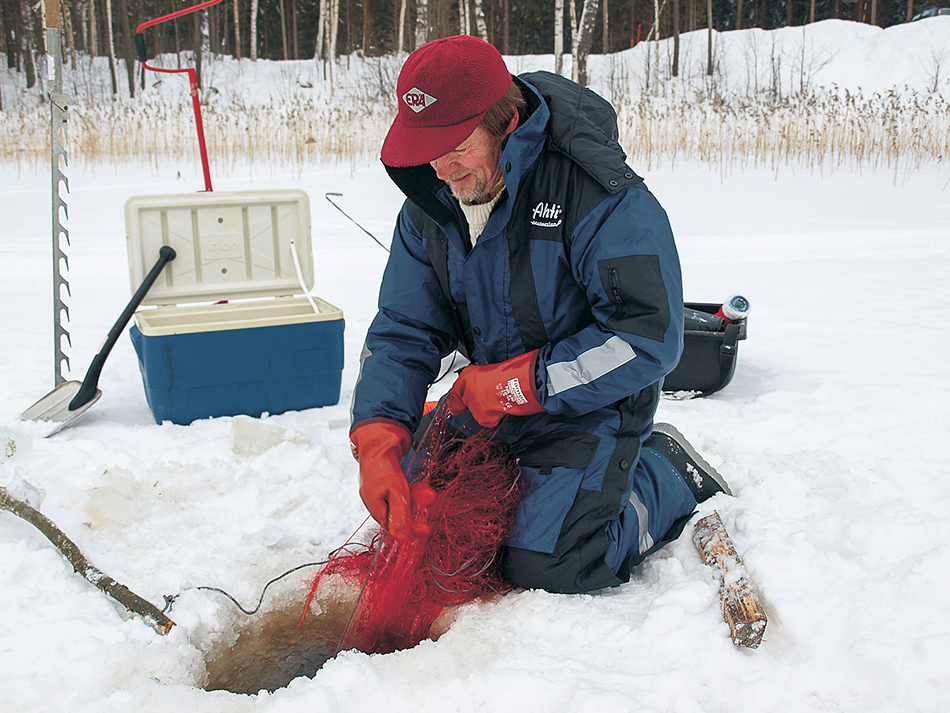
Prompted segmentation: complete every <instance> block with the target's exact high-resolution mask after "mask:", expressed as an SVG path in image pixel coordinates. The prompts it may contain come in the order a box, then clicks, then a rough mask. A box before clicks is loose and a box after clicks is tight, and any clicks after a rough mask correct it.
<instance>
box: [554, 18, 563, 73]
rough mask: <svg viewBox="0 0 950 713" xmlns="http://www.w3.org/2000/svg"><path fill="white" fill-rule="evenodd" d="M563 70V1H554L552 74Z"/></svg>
mask: <svg viewBox="0 0 950 713" xmlns="http://www.w3.org/2000/svg"><path fill="white" fill-rule="evenodd" d="M563 68H564V0H554V73H555V74H560V73H561V70H562V69H563Z"/></svg>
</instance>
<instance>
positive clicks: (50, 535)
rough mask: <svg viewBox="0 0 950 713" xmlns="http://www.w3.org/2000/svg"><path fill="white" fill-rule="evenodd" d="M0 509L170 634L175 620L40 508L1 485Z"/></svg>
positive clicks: (88, 578)
mask: <svg viewBox="0 0 950 713" xmlns="http://www.w3.org/2000/svg"><path fill="white" fill-rule="evenodd" d="M0 510H7V511H8V512H12V513H13V514H14V515H16V516H17V517H19V518H21V519H23V520H26V521H27V522H28V523H30V524H31V525H33V526H34V527H35V528H36V529H37V530H39V531H40V532H42V533H43V535H45V536H46V539H47V540H49V541H50V542H52V543H53V544H54V545H55V546H56V549H58V550H59V551H60V552H62V553H63V556H64V557H65V558H66V559H67V560H68V561H69V563H70V564H71V565H72V566H73V569H74V570H75V571H76V573H77V574H79V575H80V576H81V577H82V578H83V579H85V580H86V581H87V582H89V583H90V584H94V585H95V586H96V587H98V588H99V589H101V590H102V591H103V592H105V593H106V594H108V595H109V596H110V597H112V598H113V599H115V600H116V601H117V602H119V604H121V605H123V606H124V607H125V608H126V609H128V610H129V611H131V612H132V613H134V614H138V615H139V616H141V617H144V618H145V619H147V620H148V621H149V623H150V624H152V625H153V626H154V627H155V628H156V629H158V630H159V631H160V632H161V633H163V634H167V633H168V632H169V631H171V628H172V627H173V626H175V622H173V621H172V620H171V619H169V618H168V617H167V616H165V615H164V614H162V612H160V611H159V610H158V609H157V608H156V607H154V606H153V605H152V604H150V603H149V602H147V601H146V600H144V599H142V597H140V596H139V595H137V594H135V593H134V592H133V591H131V590H130V589H129V588H128V587H126V586H125V585H123V584H119V583H118V582H116V581H115V580H114V579H112V577H108V576H106V575H105V574H103V573H102V572H100V571H99V570H98V569H97V568H96V567H94V566H93V565H91V564H90V563H89V561H88V560H87V559H86V558H85V557H84V556H83V554H82V552H81V551H80V550H79V548H78V547H77V546H76V544H75V543H74V542H73V541H72V540H70V539H69V538H68V537H66V535H65V533H64V532H63V531H62V530H60V529H59V528H58V527H56V525H55V524H53V522H52V521H51V520H49V519H48V518H47V517H46V516H45V515H43V514H42V513H41V512H40V511H39V510H36V509H35V508H33V507H31V506H30V505H28V504H27V503H25V502H23V501H22V500H18V499H17V498H15V497H13V496H12V495H10V493H9V491H8V490H7V489H6V488H3V487H0Z"/></svg>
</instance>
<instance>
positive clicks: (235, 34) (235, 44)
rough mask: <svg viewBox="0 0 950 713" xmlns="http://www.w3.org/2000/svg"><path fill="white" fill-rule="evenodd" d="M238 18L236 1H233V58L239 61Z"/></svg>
mask: <svg viewBox="0 0 950 713" xmlns="http://www.w3.org/2000/svg"><path fill="white" fill-rule="evenodd" d="M238 17H239V16H238V0H234V56H235V57H236V58H237V59H241V23H240V21H239V20H238Z"/></svg>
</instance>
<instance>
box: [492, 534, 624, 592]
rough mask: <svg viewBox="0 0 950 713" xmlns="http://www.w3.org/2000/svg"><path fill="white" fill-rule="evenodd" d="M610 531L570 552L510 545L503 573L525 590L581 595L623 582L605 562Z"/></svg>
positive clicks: (507, 549)
mask: <svg viewBox="0 0 950 713" xmlns="http://www.w3.org/2000/svg"><path fill="white" fill-rule="evenodd" d="M605 540H606V534H604V535H603V536H601V535H600V534H598V535H595V536H593V537H591V538H589V539H588V540H587V541H585V542H583V543H581V544H579V545H578V546H576V547H574V548H572V549H571V550H569V551H567V552H562V553H558V552H557V551H555V552H554V553H551V554H548V553H546V552H534V551H532V550H525V549H521V548H520V547H506V548H505V549H504V551H503V555H502V574H503V576H504V577H505V579H507V580H508V581H510V582H512V583H514V584H516V585H517V586H519V587H524V588H525V589H544V590H546V591H548V592H554V593H557V594H577V593H580V592H590V591H593V590H595V589H603V588H604V587H614V586H617V585H618V584H623V582H624V581H626V580H624V579H621V578H619V577H618V576H617V575H616V574H614V573H613V572H611V571H610V568H609V567H608V566H607V565H606V564H605V563H604V556H603V555H604V550H605V548H606V543H605Z"/></svg>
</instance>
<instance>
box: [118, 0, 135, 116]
mask: <svg viewBox="0 0 950 713" xmlns="http://www.w3.org/2000/svg"><path fill="white" fill-rule="evenodd" d="M119 18H120V21H119V27H120V29H121V32H122V42H121V49H122V56H123V58H124V59H125V74H126V76H127V77H128V80H129V96H130V97H133V98H134V97H135V48H134V47H132V28H131V27H130V26H129V9H128V6H127V3H126V0H119Z"/></svg>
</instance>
